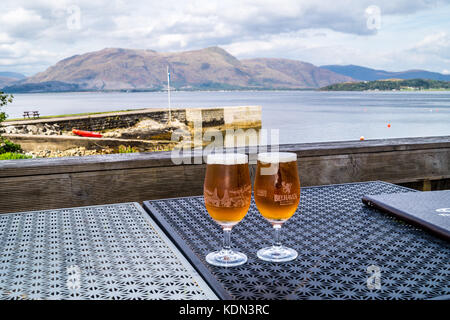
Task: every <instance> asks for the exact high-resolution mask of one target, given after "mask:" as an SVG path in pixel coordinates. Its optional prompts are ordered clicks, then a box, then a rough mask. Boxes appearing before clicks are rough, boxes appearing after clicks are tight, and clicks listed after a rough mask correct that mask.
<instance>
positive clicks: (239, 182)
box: [203, 153, 252, 267]
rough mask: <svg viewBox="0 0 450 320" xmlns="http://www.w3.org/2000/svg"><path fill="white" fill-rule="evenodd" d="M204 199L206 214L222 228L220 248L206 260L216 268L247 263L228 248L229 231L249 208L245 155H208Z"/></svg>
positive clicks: (249, 194)
mask: <svg viewBox="0 0 450 320" xmlns="http://www.w3.org/2000/svg"><path fill="white" fill-rule="evenodd" d="M206 163H207V164H206V174H205V183H204V185H203V196H204V199H205V206H206V210H207V211H208V213H209V215H210V216H211V217H212V218H213V219H214V221H216V222H217V223H218V224H219V225H220V226H222V229H223V247H222V249H221V250H220V251H214V252H210V253H209V254H207V255H206V261H207V262H208V263H209V264H212V265H214V266H217V267H235V266H240V265H242V264H244V263H245V262H247V256H246V255H245V254H244V253H241V252H239V251H234V250H233V249H232V248H231V229H232V228H233V226H234V225H235V224H237V223H238V222H239V221H241V220H242V219H243V218H244V217H245V215H246V214H247V211H248V209H249V208H250V201H251V199H252V185H251V183H250V172H249V169H248V157H247V155H245V154H239V153H231V154H226V153H224V154H210V155H208V159H207V161H206Z"/></svg>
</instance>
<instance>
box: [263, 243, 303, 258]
mask: <svg viewBox="0 0 450 320" xmlns="http://www.w3.org/2000/svg"><path fill="white" fill-rule="evenodd" d="M257 255H258V258H260V259H261V260H264V261H269V262H287V261H292V260H295V259H296V258H297V256H298V253H297V251H295V250H294V249H291V248H287V247H283V246H277V247H275V246H272V247H267V248H262V249H260V250H258V253H257Z"/></svg>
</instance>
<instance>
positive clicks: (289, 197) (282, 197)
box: [273, 181, 298, 205]
mask: <svg viewBox="0 0 450 320" xmlns="http://www.w3.org/2000/svg"><path fill="white" fill-rule="evenodd" d="M291 188H292V183H287V182H285V181H283V182H281V191H282V193H283V194H274V195H273V200H274V201H275V202H279V203H280V205H290V204H292V203H293V201H295V200H297V198H298V195H297V194H296V193H292V194H291Z"/></svg>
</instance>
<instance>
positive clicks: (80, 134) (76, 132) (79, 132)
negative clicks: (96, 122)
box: [72, 129, 103, 138]
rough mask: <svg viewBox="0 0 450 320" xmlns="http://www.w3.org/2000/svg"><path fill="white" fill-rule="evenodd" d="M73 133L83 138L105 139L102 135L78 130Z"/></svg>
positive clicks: (73, 130)
mask: <svg viewBox="0 0 450 320" xmlns="http://www.w3.org/2000/svg"><path fill="white" fill-rule="evenodd" d="M72 132H73V133H74V134H76V135H78V136H82V137H90V138H101V137H103V136H102V135H101V134H100V133H97V132H92V131H84V130H78V129H72Z"/></svg>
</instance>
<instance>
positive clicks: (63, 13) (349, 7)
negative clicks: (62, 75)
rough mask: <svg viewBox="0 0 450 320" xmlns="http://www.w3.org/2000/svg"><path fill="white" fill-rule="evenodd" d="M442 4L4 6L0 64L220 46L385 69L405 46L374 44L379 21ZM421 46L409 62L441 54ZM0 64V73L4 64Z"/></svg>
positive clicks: (132, 0)
mask: <svg viewBox="0 0 450 320" xmlns="http://www.w3.org/2000/svg"><path fill="white" fill-rule="evenodd" d="M445 3H450V1H440V0H409V1H407V0H399V1H392V0H379V1H375V0H359V1H357V0H353V1H352V0H341V1H336V0H322V1H315V0H303V1H299V0H228V1H223V0H220V1H219V0H197V1H181V0H179V1H175V0H165V1H163V2H161V1H159V0H158V1H156V0H154V1H138V0H127V1H125V0H115V1H114V0H112V1H111V0H110V1H107V0H97V1H92V0H80V1H73V0H35V1H26V0H2V7H3V9H2V13H0V59H1V61H4V62H5V61H6V62H7V65H8V66H10V67H8V68H14V67H16V69H15V71H24V72H32V73H33V72H38V71H42V70H43V69H45V67H47V66H49V65H51V64H53V63H55V62H56V61H57V60H59V59H62V58H65V57H67V56H71V55H73V54H78V53H83V52H87V51H93V50H98V49H102V48H104V47H125V48H142V49H154V50H158V51H175V50H188V49H198V48H202V47H207V46H213V45H219V46H222V47H224V48H226V49H228V50H230V52H231V53H233V54H235V55H238V56H239V57H257V56H274V57H276V56H277V57H284V58H293V59H302V60H305V61H308V62H313V63H315V64H326V63H351V62H353V63H364V64H367V65H369V66H370V65H374V64H378V65H383V64H386V65H387V64H389V63H392V61H393V60H392V59H393V57H395V56H396V54H397V51H398V52H400V51H401V50H405V49H410V46H403V47H402V48H400V49H398V50H393V51H395V52H393V53H392V52H390V50H391V51H392V46H394V45H395V44H396V43H397V41H392V44H391V47H389V46H387V45H386V42H383V41H381V40H378V41H377V40H376V39H386V38H385V36H383V34H384V32H385V30H386V28H385V21H389V19H387V20H386V19H385V16H393V17H400V16H403V15H404V14H414V13H415V12H421V11H422V10H425V9H427V8H434V7H435V6H438V5H443V4H445ZM73 5H76V6H78V7H79V8H80V14H81V22H80V29H79V30H74V29H69V28H68V27H67V19H68V18H69V16H70V13H68V12H67V9H68V8H69V7H70V6H73ZM370 5H376V6H378V7H380V10H381V14H382V15H383V23H382V28H381V29H380V30H374V29H369V28H367V23H366V22H367V21H366V20H367V16H366V14H365V10H366V8H367V7H368V6H370ZM437 10H438V9H437ZM424 23H426V22H424ZM386 25H389V23H387V24H386ZM412 31H413V32H414V30H412ZM383 37H384V38H383ZM447 37H448V35H447ZM447 39H448V38H447ZM423 40H424V41H425V39H423ZM427 41H431V42H432V43H433V46H435V47H436V48H440V49H439V50H440V51H439V50H438V49H436V50H437V51H436V50H435V51H434V52H425V48H426V46H418V47H417V49H416V50H418V51H417V52H415V53H414V54H412V58H411V61H413V59H417V60H420V61H422V60H423V59H424V58H423V57H426V56H427V55H444V56H445V55H446V54H447V51H446V50H447V49H448V43H446V42H445V41H446V40H445V39H444V40H442V39H430V40H427ZM439 41H444V42H442V43H440V42H439ZM399 42H401V41H399ZM1 46H5V47H1ZM439 46H440V47H439ZM419 47H420V48H421V49H420V48H419ZM420 50H422V51H421V52H419V51H420ZM46 53H48V55H47V56H46ZM1 61H0V70H1V69H2V66H6V63H5V64H3V63H2V62H1ZM30 61H31V62H30ZM39 61H40V62H39ZM424 63H425V62H424ZM434 67H436V66H434ZM25 70H26V71H25ZM439 70H442V66H440V67H439Z"/></svg>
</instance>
